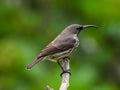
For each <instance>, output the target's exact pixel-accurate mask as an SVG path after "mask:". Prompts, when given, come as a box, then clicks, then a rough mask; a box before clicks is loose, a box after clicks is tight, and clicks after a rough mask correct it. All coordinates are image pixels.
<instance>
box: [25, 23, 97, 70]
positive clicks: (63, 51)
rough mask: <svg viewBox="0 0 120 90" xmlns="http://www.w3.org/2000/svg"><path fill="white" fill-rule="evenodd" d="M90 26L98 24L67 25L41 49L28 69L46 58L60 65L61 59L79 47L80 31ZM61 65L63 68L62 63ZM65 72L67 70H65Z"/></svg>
mask: <svg viewBox="0 0 120 90" xmlns="http://www.w3.org/2000/svg"><path fill="white" fill-rule="evenodd" d="M89 27H97V26H95V25H79V24H72V25H70V26H68V27H66V28H65V29H64V30H63V31H62V32H61V33H60V34H59V35H58V36H57V37H56V38H55V39H54V40H53V41H52V42H51V43H50V44H48V45H47V46H46V47H45V48H44V49H43V50H42V51H41V53H40V54H39V55H38V57H37V58H36V59H35V60H34V61H33V62H32V63H31V64H29V65H28V66H27V69H31V68H32V67H33V66H35V65H36V64H37V63H39V62H40V61H43V60H45V59H48V60H50V61H54V62H57V63H58V64H59V65H60V62H59V61H60V60H62V59H63V58H65V57H69V55H70V54H71V52H72V51H73V50H74V49H75V48H76V47H78V45H79V39H78V34H79V33H80V31H82V30H84V29H85V28H89ZM60 67H61V68H62V66H61V65H60ZM62 70H63V68H62ZM63 72H65V71H64V70H63ZM66 72H67V71H66ZM68 72H69V71H68Z"/></svg>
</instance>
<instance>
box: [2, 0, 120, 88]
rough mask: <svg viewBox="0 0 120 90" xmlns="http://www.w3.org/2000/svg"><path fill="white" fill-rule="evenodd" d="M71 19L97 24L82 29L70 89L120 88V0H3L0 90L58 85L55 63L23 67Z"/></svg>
mask: <svg viewBox="0 0 120 90" xmlns="http://www.w3.org/2000/svg"><path fill="white" fill-rule="evenodd" d="M73 23H78V24H94V25H97V26H99V28H98V29H97V30H96V29H87V30H85V31H83V32H81V33H80V35H79V39H80V45H79V47H78V49H77V50H76V51H75V52H74V53H73V54H72V55H71V62H70V65H71V71H72V76H71V78H70V88H69V90H120V0H0V90H45V87H46V85H50V86H51V87H53V88H54V89H55V90H58V88H59V86H60V83H61V78H60V76H59V74H60V73H61V71H60V68H59V67H58V65H57V64H55V63H52V62H50V61H44V62H41V63H40V64H39V65H37V66H36V67H34V68H33V69H32V70H30V71H26V70H25V67H26V65H28V64H29V63H30V62H32V61H33V60H34V58H35V57H36V56H37V55H38V53H39V52H40V50H41V49H42V48H44V47H45V45H47V44H48V43H49V42H50V41H51V40H52V39H53V38H55V37H56V36H57V35H58V34H59V33H60V32H61V31H62V29H64V28H65V27H66V26H68V25H70V24H73Z"/></svg>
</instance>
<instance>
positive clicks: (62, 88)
mask: <svg viewBox="0 0 120 90" xmlns="http://www.w3.org/2000/svg"><path fill="white" fill-rule="evenodd" d="M69 62H70V60H69V58H64V59H63V62H62V63H63V65H62V67H63V69H64V70H65V71H67V70H70V66H69ZM69 78H70V74H69V73H63V74H62V82H61V86H60V89H59V90H67V88H68V87H69ZM46 90H54V89H52V88H50V87H49V86H47V88H46Z"/></svg>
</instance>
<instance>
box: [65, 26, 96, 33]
mask: <svg viewBox="0 0 120 90" xmlns="http://www.w3.org/2000/svg"><path fill="white" fill-rule="evenodd" d="M90 27H93V28H97V26H96V25H79V24H72V25H70V26H68V27H67V28H65V29H66V31H68V32H69V33H71V34H77V35H78V34H79V32H80V31H82V30H84V29H86V28H90Z"/></svg>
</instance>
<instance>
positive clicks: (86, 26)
mask: <svg viewBox="0 0 120 90" xmlns="http://www.w3.org/2000/svg"><path fill="white" fill-rule="evenodd" d="M89 27H93V28H98V26H96V25H83V29H85V28H89Z"/></svg>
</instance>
